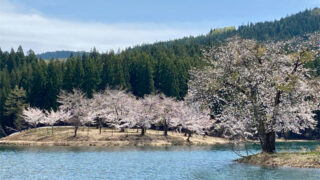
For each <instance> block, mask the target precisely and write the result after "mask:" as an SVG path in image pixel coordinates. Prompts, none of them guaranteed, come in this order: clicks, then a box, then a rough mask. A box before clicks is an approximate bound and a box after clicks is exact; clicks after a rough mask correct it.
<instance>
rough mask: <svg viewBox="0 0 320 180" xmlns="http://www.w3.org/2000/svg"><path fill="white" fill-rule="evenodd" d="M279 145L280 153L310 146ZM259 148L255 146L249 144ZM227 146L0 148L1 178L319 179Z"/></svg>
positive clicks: (318, 174)
mask: <svg viewBox="0 0 320 180" xmlns="http://www.w3.org/2000/svg"><path fill="white" fill-rule="evenodd" d="M318 145H320V143H318V142H312V143H278V144H277V148H278V150H279V151H297V150H299V149H301V147H306V148H310V149H313V148H315V147H316V146H318ZM250 149H251V152H252V153H255V152H257V146H251V147H250ZM236 158H238V157H237V156H236V155H235V154H234V153H233V152H232V151H231V150H230V148H229V147H228V146H215V147H173V148H118V149H116V148H113V149H107V150H106V149H101V148H100V149H99V148H89V149H88V148H85V149H83V148H66V147H50V148H25V147H24V148H21V147H0V179H1V180H7V179H148V180H149V179H151V180H156V179H161V180H162V179H170V180H171V179H190V180H191V179H192V180H193V179H195V180H197V179H219V180H222V179H228V180H230V179H240V180H241V179H252V180H257V179H260V180H268V179H270V180H271V179H272V180H273V179H290V180H301V179H303V180H309V179H320V170H317V169H299V168H266V167H259V166H251V165H246V164H239V163H236V162H234V161H233V160H234V159H236Z"/></svg>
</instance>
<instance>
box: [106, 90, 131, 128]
mask: <svg viewBox="0 0 320 180" xmlns="http://www.w3.org/2000/svg"><path fill="white" fill-rule="evenodd" d="M105 95H106V96H109V99H110V103H111V106H110V107H111V109H112V110H113V112H112V114H110V116H109V117H111V121H109V124H110V125H111V126H112V127H116V128H120V131H121V132H124V130H125V128H131V127H133V124H132V118H133V116H132V115H129V114H130V112H131V110H132V107H133V106H134V102H135V101H136V100H135V97H134V96H133V95H132V94H130V93H126V92H125V91H123V90H110V89H109V90H106V92H105Z"/></svg>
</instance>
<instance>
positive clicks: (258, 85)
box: [189, 33, 320, 153]
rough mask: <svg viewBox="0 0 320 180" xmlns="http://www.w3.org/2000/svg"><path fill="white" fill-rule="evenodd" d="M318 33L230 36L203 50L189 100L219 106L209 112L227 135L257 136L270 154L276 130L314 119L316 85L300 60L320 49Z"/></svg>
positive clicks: (296, 129)
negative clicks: (263, 39) (268, 38)
mask: <svg viewBox="0 0 320 180" xmlns="http://www.w3.org/2000/svg"><path fill="white" fill-rule="evenodd" d="M319 37H320V35H319V33H315V34H311V35H308V36H306V37H304V38H294V39H292V40H289V41H285V42H268V43H262V44H261V43H258V42H256V41H255V40H245V39H241V38H239V37H233V38H231V39H229V40H228V41H227V43H226V44H225V45H222V46H220V47H213V48H211V49H210V50H209V51H206V52H204V56H205V57H206V60H207V61H208V63H209V66H208V67H206V68H204V69H202V70H195V71H191V75H192V77H193V80H192V82H190V86H189V88H190V91H189V99H191V101H192V100H194V101H198V102H200V103H203V104H205V105H207V106H208V107H219V108H220V109H219V108H218V109H219V111H211V113H212V115H213V116H215V117H216V120H217V121H216V122H217V123H216V126H217V128H219V127H220V128H223V129H224V135H225V136H226V137H229V138H244V139H245V138H248V137H258V139H259V141H260V144H261V148H262V151H263V152H267V153H273V152H275V136H276V133H277V132H283V131H292V132H294V133H300V132H301V130H304V129H306V128H313V127H314V125H315V124H316V122H315V120H314V118H313V116H314V113H313V110H315V109H316V108H317V105H318V98H319V97H318V96H319V91H318V90H319V89H318V87H319V86H318V85H319V84H318V81H317V80H315V79H314V78H312V77H311V76H310V70H309V69H306V68H305V66H304V64H305V63H306V62H308V61H310V60H313V59H314V56H315V55H317V53H318V52H319V47H320V46H319V43H320V38H319ZM217 104H218V106H216V105H217Z"/></svg>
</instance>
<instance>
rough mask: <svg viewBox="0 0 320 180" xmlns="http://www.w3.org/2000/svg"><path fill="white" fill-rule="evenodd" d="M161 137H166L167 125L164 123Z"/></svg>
mask: <svg viewBox="0 0 320 180" xmlns="http://www.w3.org/2000/svg"><path fill="white" fill-rule="evenodd" d="M163 135H164V136H167V135H168V125H167V123H164V125H163Z"/></svg>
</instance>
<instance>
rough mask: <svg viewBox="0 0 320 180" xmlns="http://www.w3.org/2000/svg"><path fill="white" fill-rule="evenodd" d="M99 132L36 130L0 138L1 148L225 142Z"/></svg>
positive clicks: (160, 134) (150, 132)
mask: <svg viewBox="0 0 320 180" xmlns="http://www.w3.org/2000/svg"><path fill="white" fill-rule="evenodd" d="M138 131H139V132H137V130H136V129H127V130H126V132H119V130H112V129H103V130H102V133H101V134H99V130H98V129H96V128H89V129H88V128H86V127H81V128H79V130H78V134H77V137H73V127H54V129H53V134H52V132H51V127H49V128H36V129H31V130H27V131H23V132H21V133H16V134H13V135H11V136H7V137H4V138H1V139H0V144H2V145H24V146H106V147H110V146H173V145H216V144H225V143H228V141H227V140H225V139H222V138H216V137H208V136H206V137H203V136H199V135H193V136H192V137H191V138H190V141H191V142H187V141H186V139H187V137H185V136H184V134H183V133H177V132H168V136H167V137H165V136H163V131H155V130H147V133H146V134H145V136H140V130H138Z"/></svg>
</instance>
